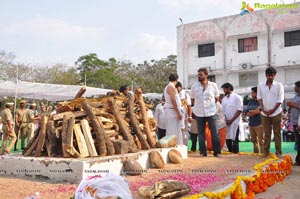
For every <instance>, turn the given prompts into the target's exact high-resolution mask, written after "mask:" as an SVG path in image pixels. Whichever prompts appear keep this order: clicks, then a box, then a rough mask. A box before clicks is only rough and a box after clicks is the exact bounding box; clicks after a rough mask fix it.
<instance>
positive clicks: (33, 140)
mask: <svg viewBox="0 0 300 199" xmlns="http://www.w3.org/2000/svg"><path fill="white" fill-rule="evenodd" d="M40 129H41V127H40V126H39V127H38V129H37V132H39V131H40ZM38 136H39V133H35V134H34V136H33V137H32V138H31V140H30V141H29V143H28V144H27V146H26V148H25V150H24V151H23V154H25V153H26V151H27V150H29V149H30V148H32V150H31V152H30V154H31V153H32V151H33V150H34V149H35V146H33V147H32V145H33V144H34V143H35V141H36V139H38ZM35 144H36V143H35ZM30 154H29V155H30Z"/></svg>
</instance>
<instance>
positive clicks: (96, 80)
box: [75, 53, 127, 89]
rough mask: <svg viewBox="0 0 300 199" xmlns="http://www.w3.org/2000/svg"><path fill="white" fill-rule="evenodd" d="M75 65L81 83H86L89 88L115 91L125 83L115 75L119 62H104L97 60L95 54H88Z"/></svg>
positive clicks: (120, 77) (113, 60) (124, 80)
mask: <svg viewBox="0 0 300 199" xmlns="http://www.w3.org/2000/svg"><path fill="white" fill-rule="evenodd" d="M75 65H76V66H77V70H79V71H80V76H81V82H84V81H86V83H87V85H89V86H95V87H101V88H110V89H117V88H118V87H119V86H120V85H121V84H124V83H127V80H126V78H123V77H122V76H120V75H119V74H118V73H117V68H118V67H119V62H117V60H116V59H115V58H110V59H109V60H108V61H105V60H101V59H99V58H98V57H97V54H95V53H90V54H88V55H84V56H81V57H79V59H78V60H77V61H76V62H75Z"/></svg>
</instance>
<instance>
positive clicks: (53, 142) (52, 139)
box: [46, 120, 61, 157]
mask: <svg viewBox="0 0 300 199" xmlns="http://www.w3.org/2000/svg"><path fill="white" fill-rule="evenodd" d="M46 133H47V138H48V139H47V141H48V144H49V147H47V153H48V156H49V157H53V156H56V155H57V149H58V148H59V146H58V140H57V138H56V132H55V127H54V121H52V120H50V121H48V123H47V130H46ZM60 148H61V145H60Z"/></svg>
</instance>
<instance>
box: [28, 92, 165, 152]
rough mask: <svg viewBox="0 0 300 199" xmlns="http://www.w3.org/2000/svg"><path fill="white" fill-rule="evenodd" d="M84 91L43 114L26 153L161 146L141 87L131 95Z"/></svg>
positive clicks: (154, 121)
mask: <svg viewBox="0 0 300 199" xmlns="http://www.w3.org/2000/svg"><path fill="white" fill-rule="evenodd" d="M79 92H82V91H79ZM80 95H82V93H81V94H79V95H78V94H77V95H76V98H75V99H74V100H72V101H69V102H64V103H63V104H59V105H58V107H57V109H56V111H57V113H56V114H54V115H52V116H51V115H50V114H48V115H44V116H42V117H41V119H40V121H39V128H38V129H37V130H36V132H35V136H34V137H33V138H32V139H31V140H30V142H29V143H28V146H27V147H26V149H25V150H24V151H23V154H24V156H36V157H39V156H49V157H64V158H69V157H77V158H79V157H95V156H106V155H114V154H126V153H131V152H137V151H139V150H148V149H150V148H157V147H160V145H159V143H158V141H157V138H156V135H155V130H156V125H157V124H156V120H155V119H154V118H148V116H147V106H148V104H145V102H144V99H143V96H142V91H141V90H140V89H137V90H136V92H135V94H134V95H130V96H129V97H128V98H127V97H125V96H124V95H118V96H117V95H112V96H108V97H103V98H97V99H85V98H80ZM78 96H79V97H78Z"/></svg>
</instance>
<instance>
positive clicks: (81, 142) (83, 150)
mask: <svg viewBox="0 0 300 199" xmlns="http://www.w3.org/2000/svg"><path fill="white" fill-rule="evenodd" d="M74 132H75V136H76V141H77V146H78V149H79V153H80V156H81V157H88V156H89V151H88V148H87V145H86V142H85V139H84V136H83V134H82V131H81V128H80V124H75V125H74Z"/></svg>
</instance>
